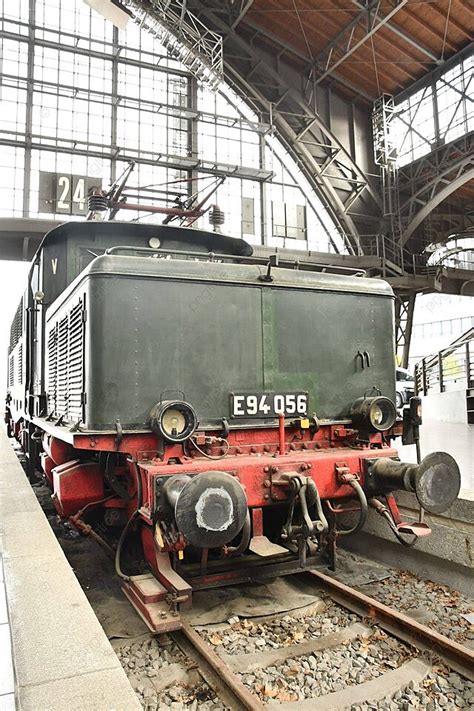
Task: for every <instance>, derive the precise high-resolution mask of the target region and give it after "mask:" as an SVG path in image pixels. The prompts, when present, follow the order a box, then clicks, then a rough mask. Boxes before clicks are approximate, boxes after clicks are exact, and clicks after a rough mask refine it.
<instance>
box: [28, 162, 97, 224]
mask: <svg viewBox="0 0 474 711" xmlns="http://www.w3.org/2000/svg"><path fill="white" fill-rule="evenodd" d="M100 187H101V181H100V179H98V178H93V177H91V176H88V175H73V174H71V173H49V172H45V171H40V179H39V212H48V213H52V214H54V213H56V214H59V215H86V214H87V212H88V208H87V196H88V194H89V192H90V190H91V189H92V188H100Z"/></svg>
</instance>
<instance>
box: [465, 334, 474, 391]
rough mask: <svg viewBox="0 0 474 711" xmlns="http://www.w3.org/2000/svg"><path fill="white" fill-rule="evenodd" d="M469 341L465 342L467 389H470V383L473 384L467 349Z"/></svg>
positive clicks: (469, 354)
mask: <svg viewBox="0 0 474 711" xmlns="http://www.w3.org/2000/svg"><path fill="white" fill-rule="evenodd" d="M469 343H470V342H469V341H466V386H467V388H470V387H471V383H472V382H473V380H474V379H473V378H471V351H470V348H469Z"/></svg>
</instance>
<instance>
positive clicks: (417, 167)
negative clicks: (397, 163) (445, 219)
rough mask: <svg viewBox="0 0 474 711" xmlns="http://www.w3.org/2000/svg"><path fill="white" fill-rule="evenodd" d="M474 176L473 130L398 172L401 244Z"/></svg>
mask: <svg viewBox="0 0 474 711" xmlns="http://www.w3.org/2000/svg"><path fill="white" fill-rule="evenodd" d="M473 178H474V132H472V131H471V132H470V133H468V134H467V135H465V136H462V137H461V138H458V139H456V140H454V141H452V142H451V143H449V144H448V145H446V146H442V147H441V148H438V149H437V150H435V151H432V152H431V153H429V154H428V155H426V156H423V157H422V158H420V159H419V160H417V161H415V162H414V163H410V164H409V165H407V166H404V167H403V168H401V169H400V170H399V171H398V189H399V193H400V216H401V221H402V224H403V230H402V234H401V244H402V245H405V244H406V243H407V242H408V240H409V239H410V238H411V237H412V236H413V235H414V233H415V231H416V229H417V228H418V227H419V226H420V225H421V224H422V222H423V221H424V220H425V218H426V217H427V216H428V215H429V214H430V213H431V212H432V211H433V210H434V209H435V208H436V207H437V206H438V205H439V204H440V203H441V202H443V200H445V199H446V198H448V197H449V196H450V195H452V194H453V193H454V192H455V191H456V190H457V189H458V188H459V187H461V186H462V185H464V184H465V183H467V182H468V181H469V180H472V179H473Z"/></svg>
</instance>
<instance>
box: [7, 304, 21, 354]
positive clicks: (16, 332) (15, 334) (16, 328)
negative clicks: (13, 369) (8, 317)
mask: <svg viewBox="0 0 474 711" xmlns="http://www.w3.org/2000/svg"><path fill="white" fill-rule="evenodd" d="M22 328H23V298H22V299H21V301H20V303H19V304H18V308H17V310H16V314H15V318H14V319H13V321H12V325H11V326H10V347H9V349H8V352H9V353H11V352H12V350H13V349H14V348H15V346H16V344H17V343H18V341H19V340H20V336H21V332H22Z"/></svg>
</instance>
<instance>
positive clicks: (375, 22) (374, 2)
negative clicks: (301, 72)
mask: <svg viewBox="0 0 474 711" xmlns="http://www.w3.org/2000/svg"><path fill="white" fill-rule="evenodd" d="M407 2H408V0H389V2H388V3H386V5H387V4H388V8H387V7H386V5H385V8H384V9H385V12H382V10H381V5H382V3H381V0H366V2H364V3H361V4H359V3H357V4H358V5H359V7H361V6H362V9H361V11H360V12H359V13H358V14H357V15H356V16H355V17H354V18H353V19H352V20H351V21H350V22H349V24H348V25H346V27H344V28H343V29H342V30H341V31H340V32H339V33H338V34H337V35H336V37H334V39H333V40H331V42H329V44H327V45H326V47H325V48H324V49H323V51H322V52H320V53H319V54H318V56H317V57H316V58H315V59H314V61H313V62H311V65H310V67H311V69H314V70H316V71H317V76H316V77H315V83H316V84H319V83H320V82H321V81H324V79H326V77H327V76H329V74H332V73H333V72H334V70H335V69H337V68H338V67H339V66H340V65H341V64H342V63H343V62H345V61H346V59H347V58H348V57H350V56H351V55H352V54H353V53H354V52H355V51H357V50H358V49H359V48H360V47H361V46H362V45H363V44H364V43H365V42H367V40H368V39H370V37H372V36H373V35H374V34H375V33H376V32H378V30H380V29H381V28H382V27H384V26H385V25H387V23H388V21H389V20H390V19H391V18H392V17H393V16H394V15H395V14H396V13H397V12H398V11H399V10H401V8H402V7H403V6H404V5H406V4H407ZM387 10H388V11H387Z"/></svg>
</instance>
